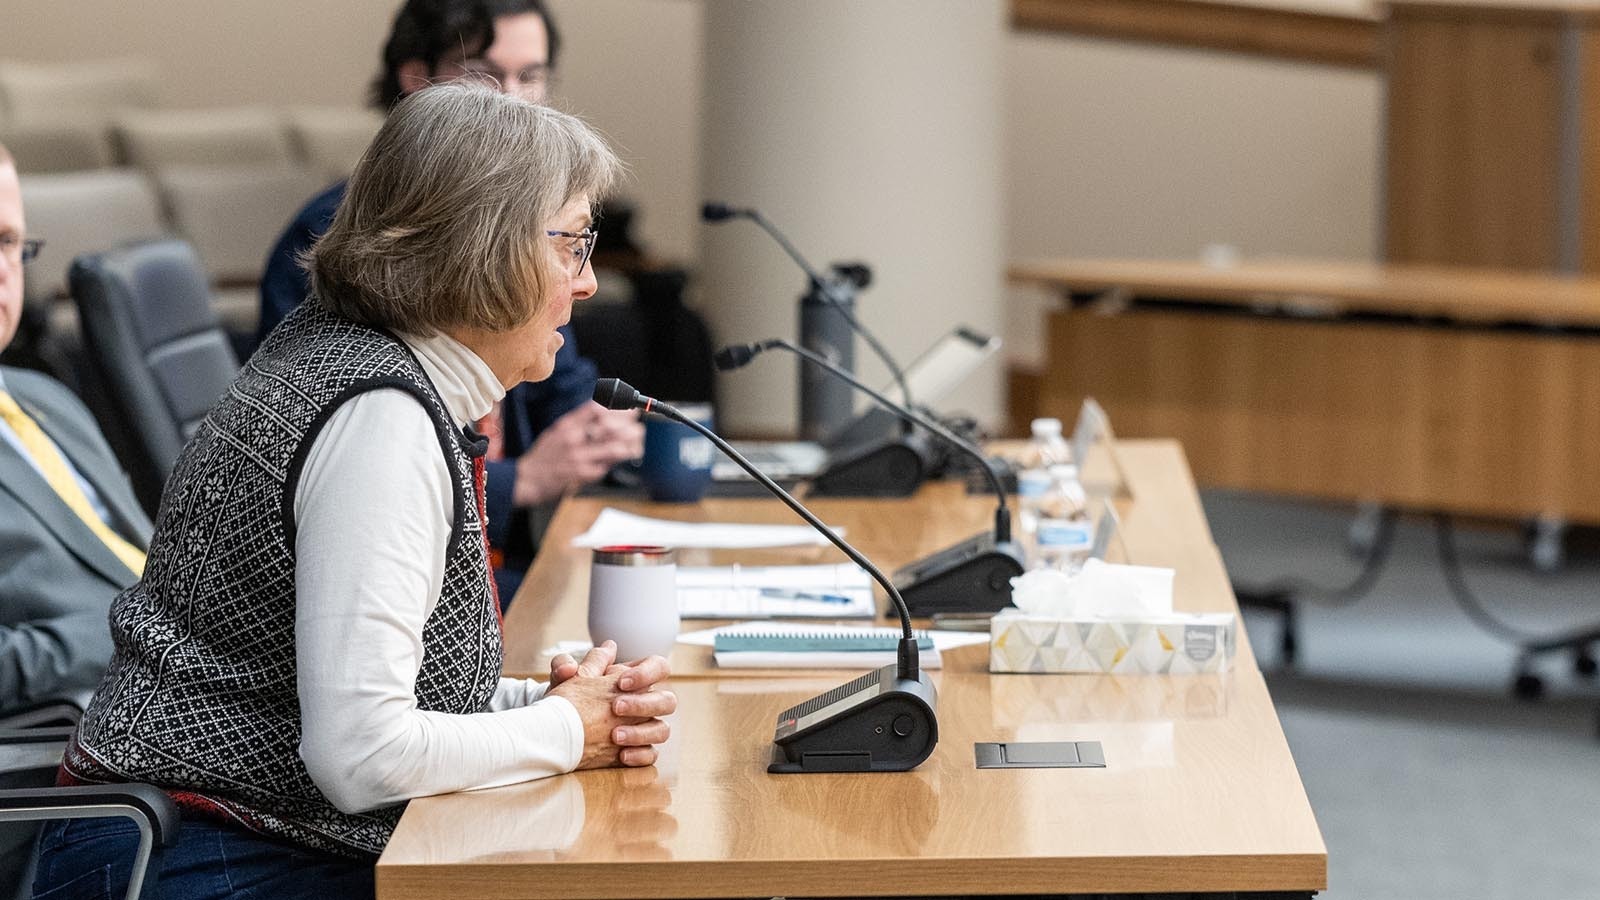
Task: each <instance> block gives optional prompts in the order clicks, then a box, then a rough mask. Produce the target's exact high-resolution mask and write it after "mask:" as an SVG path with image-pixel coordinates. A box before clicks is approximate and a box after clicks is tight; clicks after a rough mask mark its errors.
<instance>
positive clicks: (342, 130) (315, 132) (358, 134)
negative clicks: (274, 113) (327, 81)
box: [287, 106, 383, 184]
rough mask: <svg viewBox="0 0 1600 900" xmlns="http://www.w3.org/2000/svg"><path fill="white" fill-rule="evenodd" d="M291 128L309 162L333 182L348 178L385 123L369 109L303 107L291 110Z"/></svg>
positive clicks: (301, 152)
mask: <svg viewBox="0 0 1600 900" xmlns="http://www.w3.org/2000/svg"><path fill="white" fill-rule="evenodd" d="M287 118H288V122H289V130H290V133H291V134H292V136H293V138H294V141H295V144H296V145H297V146H298V148H299V150H300V154H301V156H302V158H304V160H305V162H306V165H307V166H308V167H309V168H310V169H311V170H312V171H314V172H316V173H317V174H318V175H320V176H322V177H323V179H324V180H326V181H327V182H328V183H330V184H332V183H333V182H335V181H338V180H339V179H341V178H348V177H349V176H350V173H351V172H353V171H355V167H356V162H357V161H359V160H360V159H361V154H362V152H363V151H365V150H366V149H367V144H369V143H371V142H372V136H373V135H375V134H377V133H378V129H379V128H380V127H382V125H383V116H382V115H381V114H380V113H378V112H376V111H374V110H370V109H350V108H342V107H327V106H303V107H296V108H294V109H291V110H289V113H288V117H287Z"/></svg>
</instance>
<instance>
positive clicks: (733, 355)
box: [715, 344, 760, 372]
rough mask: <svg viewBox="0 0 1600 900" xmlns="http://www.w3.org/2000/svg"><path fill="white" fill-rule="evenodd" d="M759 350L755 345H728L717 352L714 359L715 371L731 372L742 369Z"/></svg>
mask: <svg viewBox="0 0 1600 900" xmlns="http://www.w3.org/2000/svg"><path fill="white" fill-rule="evenodd" d="M759 349H760V348H759V347H757V346H756V345H755V344H729V345H728V346H726V347H723V348H722V349H721V350H718V351H717V355H716V358H715V362H716V364H717V371H719V372H731V371H732V370H734V369H741V368H744V366H746V365H748V364H749V362H750V360H751V359H754V358H755V355H756V353H757V352H759Z"/></svg>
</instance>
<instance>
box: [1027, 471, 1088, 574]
mask: <svg viewBox="0 0 1600 900" xmlns="http://www.w3.org/2000/svg"><path fill="white" fill-rule="evenodd" d="M1049 474H1050V484H1049V487H1048V488H1047V489H1046V490H1045V492H1044V496H1043V497H1042V498H1041V499H1040V501H1039V503H1038V506H1037V507H1036V514H1037V515H1038V523H1037V525H1036V530H1035V532H1034V553H1035V559H1034V560H1033V563H1032V565H1031V566H1030V568H1050V569H1057V570H1059V571H1062V572H1066V573H1067V574H1069V575H1070V574H1073V573H1075V572H1077V571H1078V569H1079V568H1080V567H1081V566H1082V565H1083V563H1084V561H1085V560H1086V559H1088V558H1089V551H1090V550H1091V549H1093V547H1094V527H1093V524H1092V523H1091V522H1090V521H1089V499H1088V496H1087V495H1086V494H1085V493H1084V490H1083V484H1082V483H1080V482H1079V481H1078V467H1077V466H1074V465H1071V464H1065V463H1063V464H1057V465H1053V466H1051V467H1050V469H1049Z"/></svg>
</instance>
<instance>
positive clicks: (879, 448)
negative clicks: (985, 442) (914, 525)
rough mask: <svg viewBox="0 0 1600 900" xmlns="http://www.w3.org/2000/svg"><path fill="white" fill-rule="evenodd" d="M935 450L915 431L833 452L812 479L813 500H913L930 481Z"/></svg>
mask: <svg viewBox="0 0 1600 900" xmlns="http://www.w3.org/2000/svg"><path fill="white" fill-rule="evenodd" d="M932 466H933V453H932V448H931V447H929V446H928V441H927V439H926V438H925V437H923V436H922V435H920V434H916V433H915V432H913V433H911V434H902V435H900V436H898V437H890V438H884V439H882V440H876V441H869V442H867V443H866V444H863V445H861V446H859V447H851V448H847V449H843V450H835V451H831V452H829V454H828V465H827V466H826V467H825V468H824V469H823V470H822V471H821V472H818V473H817V474H816V475H814V476H812V478H811V494H810V495H811V496H813V497H909V496H911V495H912V494H914V493H916V491H917V488H919V487H921V486H922V482H923V481H925V480H927V477H928V471H929V469H930V468H931V467H932Z"/></svg>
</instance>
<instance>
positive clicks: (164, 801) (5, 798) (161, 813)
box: [0, 784, 181, 900]
mask: <svg viewBox="0 0 1600 900" xmlns="http://www.w3.org/2000/svg"><path fill="white" fill-rule="evenodd" d="M107 816H122V817H124V818H128V819H132V820H133V823H134V824H135V825H137V826H138V828H139V849H138V852H137V854H136V855H135V857H134V861H133V870H132V872H131V874H130V876H129V878H128V900H137V898H139V897H140V896H141V892H142V890H143V888H144V886H145V883H146V876H147V875H148V873H149V870H150V868H151V865H150V864H151V860H152V858H159V850H160V848H162V847H170V846H172V845H173V844H175V843H177V840H178V828H179V825H180V824H181V823H180V821H179V818H178V807H177V805H176V804H174V803H173V802H172V798H171V797H169V796H167V795H166V794H165V793H163V792H162V791H160V790H159V789H157V788H155V787H152V786H150V785H148V784H86V785H75V786H72V787H52V788H16V789H13V790H0V822H8V821H9V822H40V821H49V820H51V819H98V818H104V817H107ZM150 883H152V884H153V883H154V879H150Z"/></svg>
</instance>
